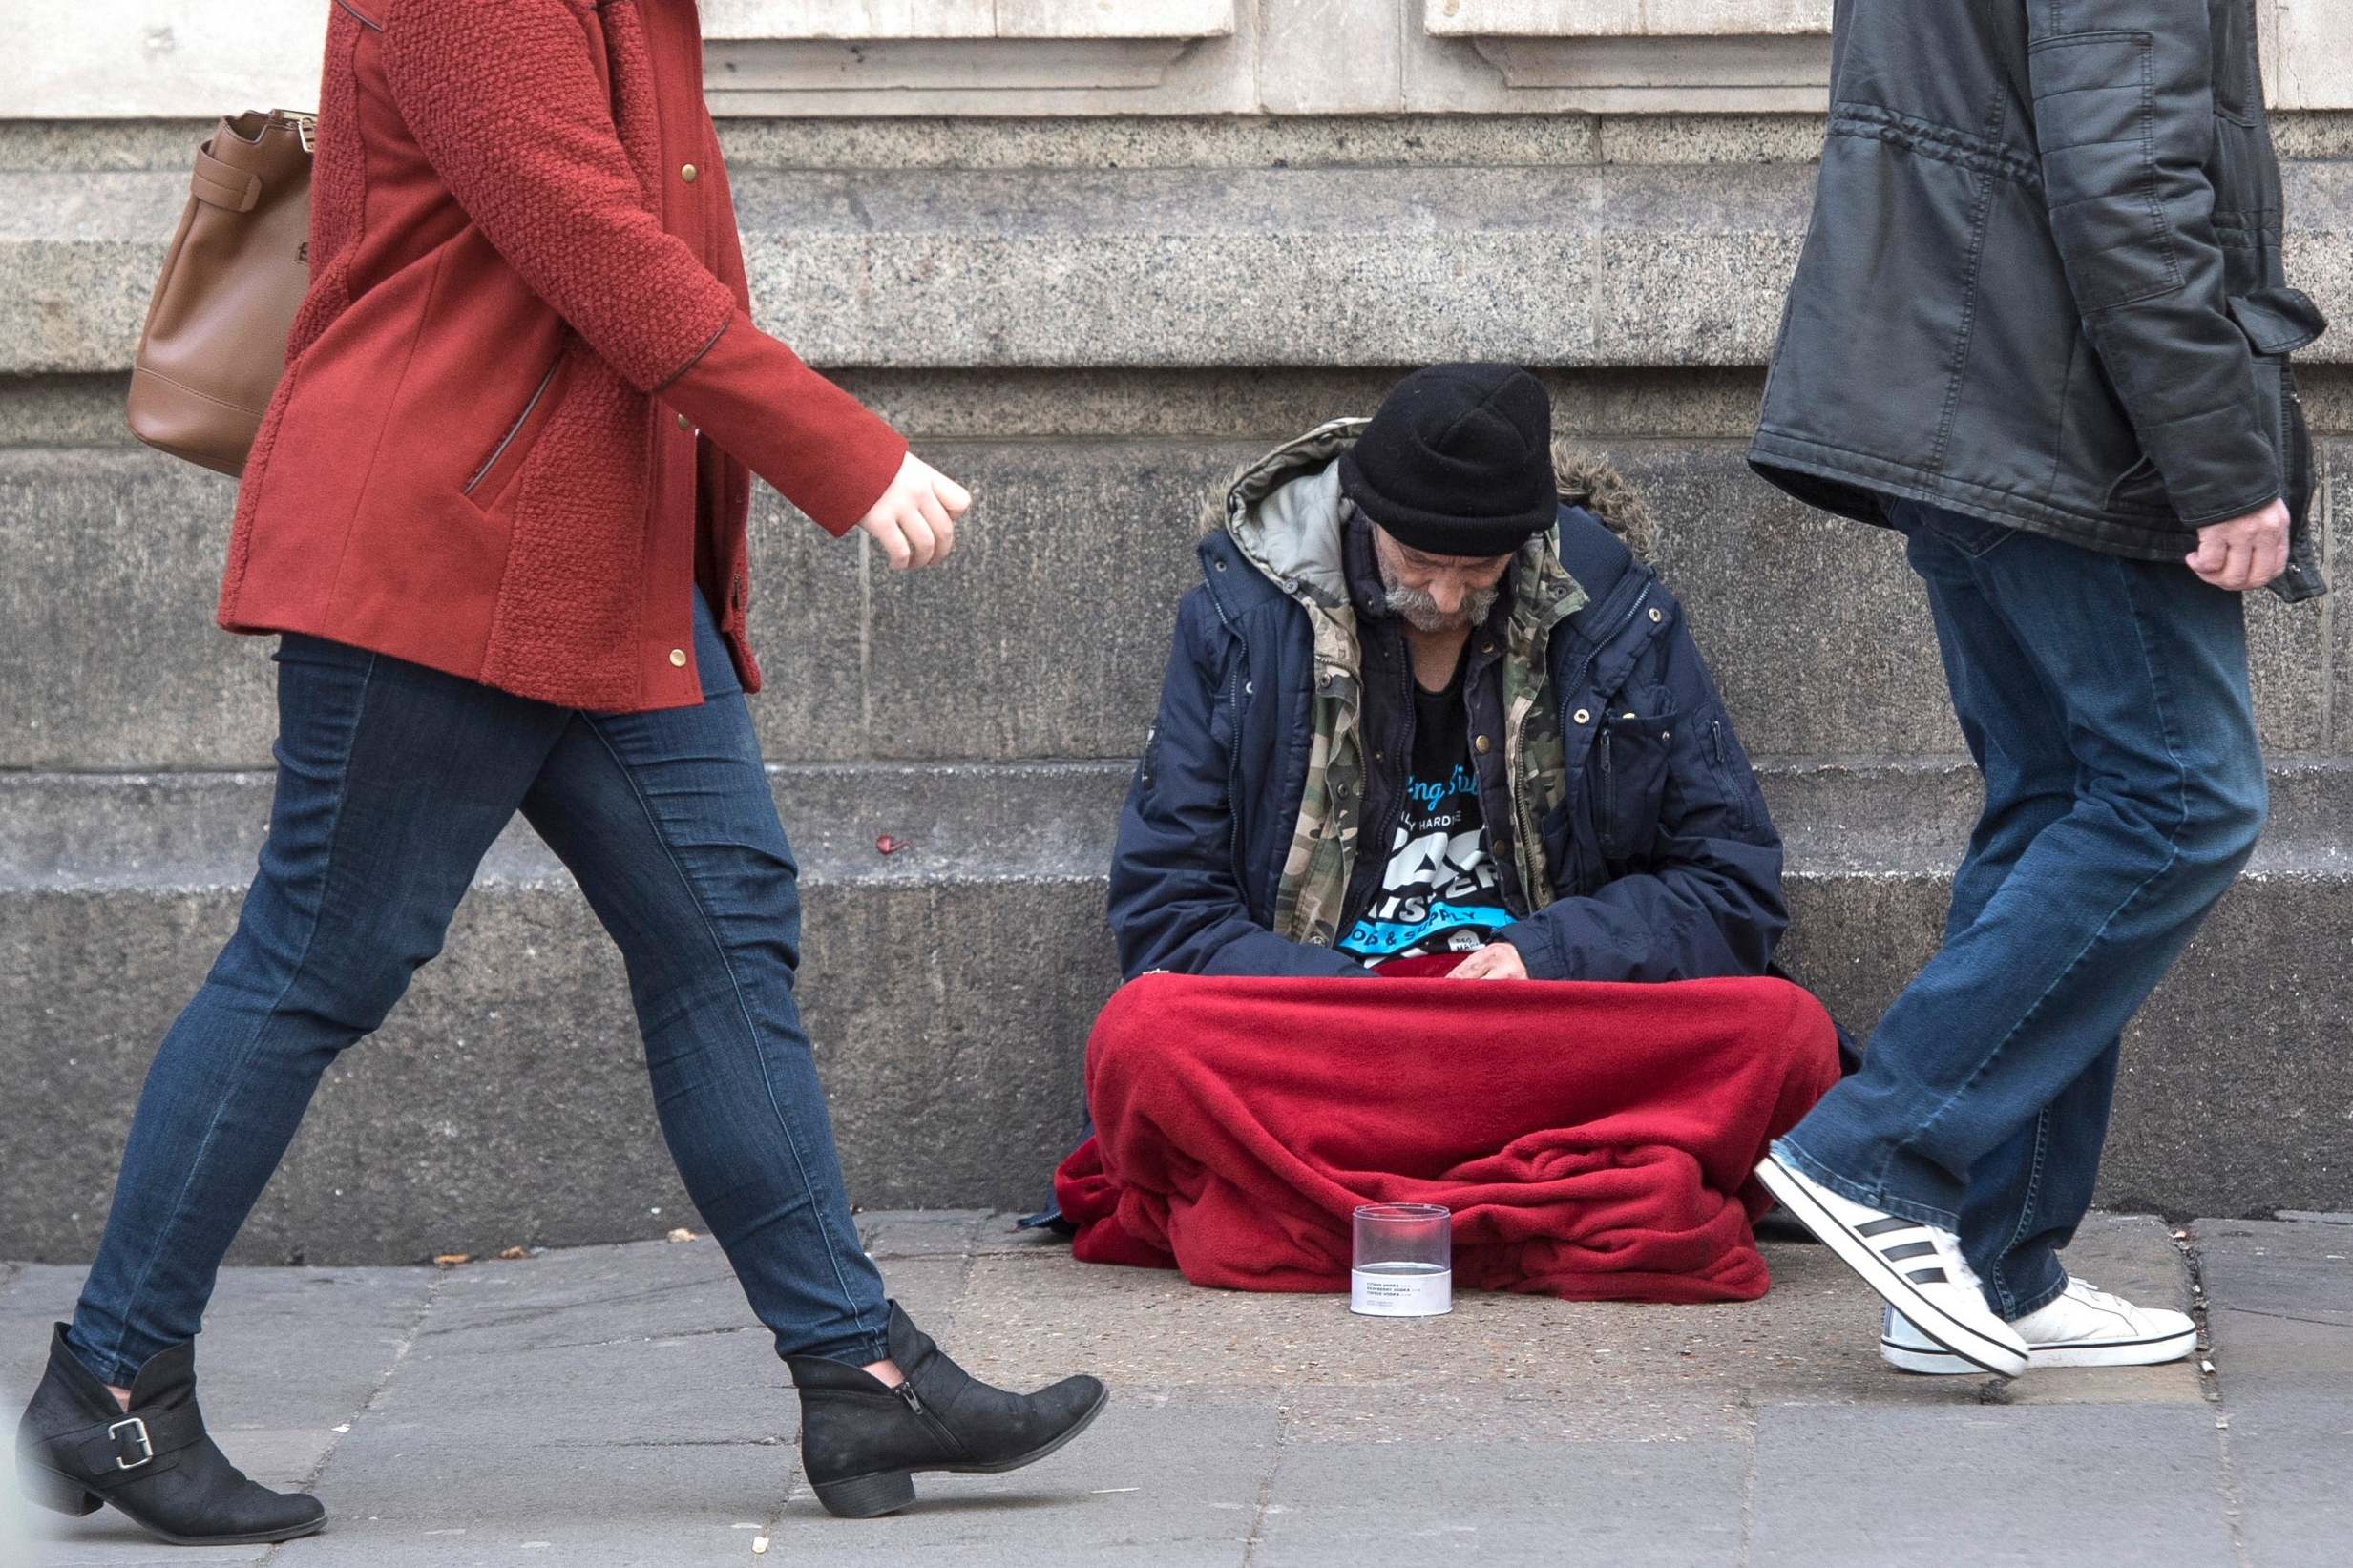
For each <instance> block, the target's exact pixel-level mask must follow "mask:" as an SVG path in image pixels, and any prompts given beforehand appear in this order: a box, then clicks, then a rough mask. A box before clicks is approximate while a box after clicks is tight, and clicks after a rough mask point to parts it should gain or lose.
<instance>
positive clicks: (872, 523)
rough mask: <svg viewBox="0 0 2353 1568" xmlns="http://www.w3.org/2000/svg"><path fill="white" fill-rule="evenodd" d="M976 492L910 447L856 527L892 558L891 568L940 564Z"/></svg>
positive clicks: (953, 544)
mask: <svg viewBox="0 0 2353 1568" xmlns="http://www.w3.org/2000/svg"><path fill="white" fill-rule="evenodd" d="M972 504H973V498H972V492H971V491H968V490H966V489H965V488H964V487H963V486H961V485H959V484H957V483H956V481H955V480H953V479H951V478H949V477H948V476H947V475H946V474H944V473H942V472H940V471H939V470H937V469H935V468H934V467H932V466H931V465H930V464H929V463H926V462H924V461H923V460H922V459H921V458H919V457H917V456H916V455H915V454H914V452H909V453H908V454H907V456H906V459H905V461H903V462H901V463H900V464H899V467H898V477H897V478H895V479H893V480H892V481H891V488H890V489H889V490H886V491H883V492H882V499H881V500H879V501H876V502H875V503H874V504H873V506H872V507H871V508H869V509H868V511H867V513H866V515H865V516H863V517H861V518H859V519H858V529H859V531H860V532H861V533H865V534H866V535H867V536H868V537H870V538H872V540H873V541H874V542H875V543H876V544H878V545H880V546H882V553H883V554H885V555H888V556H889V557H890V558H891V569H892V570H893V571H894V572H905V571H908V570H909V569H911V568H915V567H925V566H937V565H938V564H939V563H940V562H941V561H944V560H946V559H947V558H948V552H950V551H951V550H954V549H955V548H956V520H957V519H958V518H960V517H962V516H963V515H964V512H965V509H966V508H968V507H970V506H971V505H972Z"/></svg>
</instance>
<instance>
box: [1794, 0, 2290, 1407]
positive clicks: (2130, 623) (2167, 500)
mask: <svg viewBox="0 0 2353 1568" xmlns="http://www.w3.org/2000/svg"><path fill="white" fill-rule="evenodd" d="M1833 62H1834V63H1833V69H1832V83H1831V94H1830V95H1831V114H1830V124H1829V135H1828V136H1827V138H1826V139H1825V141H1824V144H1823V150H1822V166H1821V176H1820V185H1819V189H1818V192H1817V199H1816V205H1815V212H1814V220H1813V225H1812V228H1811V230H1810V231H1809V233H1808V237H1807V240H1806V245H1805V250H1804V254H1803V256H1802V258H1801V259H1800V261H1799V263H1798V268H1797V274H1796V281H1795V282H1794V283H1793V284H1792V286H1791V289H1790V295H1789V302H1788V305H1787V308H1786V310H1785V313H1784V316H1783V324H1782V329H1781V341H1780V343H1779V345H1778V346H1777V347H1776V349H1775V355H1774V362H1773V368H1772V371H1771V374H1770V375H1769V377H1768V379H1767V382H1766V389H1765V401H1764V410H1763V414H1762V416H1761V418H1760V420H1759V424H1758V429H1757V433H1756V437H1755V441H1754V446H1753V447H1752V449H1751V451H1750V460H1751V461H1752V462H1753V463H1754V465H1755V467H1756V468H1757V470H1758V471H1759V472H1761V473H1763V474H1764V475H1765V476H1766V477H1767V478H1768V479H1771V480H1772V481H1773V482H1774V483H1775V484H1777V485H1779V486H1781V487H1782V488H1784V489H1785V490H1788V491H1790V492H1792V493H1793V494H1795V495H1796V496H1798V497H1800V498H1801V499H1803V500H1806V501H1808V502H1811V503H1813V504H1814V505H1816V506H1819V507H1823V508H1826V509H1828V510H1830V511H1832V512H1838V513H1840V514H1842V515H1845V516H1848V517H1854V518H1858V519H1860V520H1862V521H1865V522H1872V523H1880V524H1884V525H1886V526H1889V527H1892V528H1895V529H1897V530H1899V531H1901V533H1903V534H1904V535H1905V538H1906V541H1907V549H1908V553H1909V559H1910V562H1911V565H1912V568H1913V570H1914V571H1915V572H1916V573H1917V574H1918V575H1920V577H1921V579H1922V582H1923V583H1925V584H1926V587H1927V592H1928V603H1929V608H1930V610H1931V612H1932V614H1933V616H1934V617H1935V622H1936V628H1937V638H1938V644H1939V647H1940V649H1941V651H1942V654H1943V661H1944V667H1945V673H1946V677H1947V679H1948V681H1949V684H1950V686H1951V690H1952V698H1953V705H1954V709H1955V711H1956V713H1957V714H1958V716H1959V718H1960V721H1961V729H1962V733H1963V735H1964V738H1965V739H1966V741H1967V743H1968V746H1969V750H1970V754H1971V756H1972V757H1974V758H1975V760H1976V762H1977V765H1978V768H1979V770H1980V772H1981V773H1982V774H1983V775H1984V782H1985V810H1984V815H1983V816H1982V817H1981V818H1980V819H1979V822H1978V824H1977V827H1976V830H1975V832H1974V833H1973V834H1972V836H1971V838H1970V840H1969V846H1968V850H1967V854H1966V856H1965V858H1964V860H1963V862H1962V865H1961V868H1960V871H1959V873H1958V874H1957V875H1956V877H1955V879H1954V885H1953V897H1952V907H1951V910H1950V913H1949V915H1948V918H1947V922H1946V926H1945V933H1944V945H1943V949H1942V951H1939V952H1938V953H1937V955H1936V956H1935V958H1933V959H1932V960H1931V961H1930V962H1929V964H1928V966H1927V967H1926V968H1925V969H1924V970H1922V972H1921V973H1920V975H1919V977H1918V978H1917V979H1916V980H1914V982H1913V983H1912V985H1911V987H1910V988H1909V989H1908V990H1907V991H1905V992H1904V993H1903V994H1902V995H1901V997H1899V998H1898V999H1897V1000H1896V1002H1895V1004H1894V1006H1893V1007H1891V1008H1890V1009H1889V1010H1888V1013H1887V1014H1886V1016H1885V1018H1884V1019H1883V1020H1882V1021H1881V1023H1880V1028H1879V1031H1878V1033H1877V1035H1875V1036H1874V1037H1873V1039H1872V1042H1871V1045H1870V1049H1869V1051H1868V1052H1867V1053H1866V1055H1865V1056H1864V1061H1863V1066H1862V1070H1861V1071H1860V1072H1859V1074H1857V1075H1856V1076H1854V1077H1851V1078H1849V1079H1848V1080H1846V1081H1845V1082H1843V1083H1841V1084H1840V1085H1839V1086H1838V1088H1836V1089H1833V1090H1832V1091H1831V1092H1830V1094H1829V1096H1828V1097H1827V1098H1824V1099H1823V1100H1822V1101H1821V1103H1820V1104H1819V1105H1818V1106H1817V1107H1816V1108H1815V1110H1814V1111H1813V1112H1812V1113H1811V1114H1810V1115H1808V1116H1807V1117H1806V1118H1805V1119H1804V1120H1802V1121H1800V1122H1799V1123H1798V1124H1797V1126H1796V1128H1794V1129H1793V1130H1792V1131H1791V1132H1790V1133H1789V1134H1788V1135H1787V1136H1786V1137H1785V1138H1783V1139H1780V1140H1779V1141H1777V1142H1776V1143H1775V1145H1774V1148H1773V1152H1772V1154H1771V1155H1770V1157H1769V1158H1767V1160H1765V1161H1764V1163H1763V1164H1762V1165H1761V1166H1759V1168H1758V1175H1759V1176H1760V1177H1761V1178H1762V1179H1763V1181H1765V1184H1766V1185H1767V1186H1768V1187H1770V1188H1771V1189H1772V1190H1773V1191H1774V1193H1775V1195H1776V1196H1778V1197H1779V1198H1780V1199H1781V1200H1782V1202H1785V1203H1786V1204H1787V1205H1788V1206H1789V1207H1790V1209H1791V1210H1792V1211H1793V1212H1794V1213H1795V1214H1796V1216H1797V1217H1798V1218H1799V1219H1800V1220H1802V1221H1803V1222H1804V1223H1806V1224H1807V1225H1808V1226H1809V1227H1811V1228H1812V1229H1813V1230H1814V1231H1815V1232H1816V1234H1817V1235H1818V1236H1820V1237H1821V1239H1822V1240H1823V1241H1824V1242H1825V1243H1827V1244H1829V1245H1830V1246H1831V1247H1832V1248H1833V1249H1834V1250H1835V1251H1836V1252H1837V1253H1838V1256H1839V1257H1840V1258H1841V1259H1842V1260H1844V1261H1845V1262H1846V1263H1847V1264H1848V1265H1850V1266H1852V1267H1853V1268H1855V1270H1856V1271H1857V1272H1858V1273H1859V1274H1861V1275H1862V1277H1863V1278H1864V1279H1865V1280H1867V1281H1869V1282H1870V1284H1871V1285H1872V1286H1873V1287H1874V1288H1875V1289H1877V1290H1878V1291H1879V1292H1880V1295H1882V1296H1883V1297H1885V1298H1886V1300H1887V1302H1888V1304H1889V1307H1888V1311H1887V1314H1886V1318H1885V1324H1886V1327H1885V1329H1884V1331H1883V1334H1882V1340H1883V1347H1884V1351H1885V1353H1886V1355H1887V1357H1888V1359H1889V1360H1891V1361H1893V1362H1895V1363H1896V1364H1897V1365H1899V1366H1903V1367H1907V1368H1910V1369H1914V1370H1921V1371H1965V1370H1967V1369H1969V1368H1970V1367H1971V1366H1972V1365H1973V1366H1976V1367H1980V1368H1984V1369H1988V1370H1992V1371H1996V1372H2000V1373H2003V1374H2005V1375H2010V1376H2015V1375H2017V1374H2018V1373H2020V1372H2022V1371H2024V1370H2025V1369H2027V1368H2028V1367H2029V1366H2122V1365H2132V1364H2140V1363H2148V1362H2157V1361H2165V1360H2170V1359H2173V1358H2174V1357H2177V1356H2180V1355H2183V1354H2186V1353H2187V1352H2188V1351H2189V1349H2190V1348H2191V1346H2192V1344H2193V1342H2194V1338H2195V1335H2194V1330H2193V1328H2192V1325H2191V1323H2190V1320H2189V1319H2188V1318H2186V1317H2184V1316H2182V1315H2181V1314H2179V1313H2177V1312H2169V1311H2157V1310H2152V1309H2148V1308H2142V1307H2134V1306H2132V1304H2131V1303H2128V1302H2124V1301H2121V1300H2119V1299H2117V1298H2116V1297H2114V1296H2111V1295H2108V1294H2106V1293H2104V1292H2102V1291H2099V1290H2096V1289H2094V1288H2092V1287H2091V1286H2090V1285H2088V1284H2087V1283H2085V1282H2083V1281H2081V1280H2076V1279H2072V1278H2070V1277H2069V1274H2068V1272H2067V1269H2066V1267H2065V1266H2064V1265H2063V1264H2062V1263H2061V1261H2060V1256H2059V1254H2060V1251H2061V1249H2062V1248H2063V1247H2065V1246H2066V1244H2067V1243H2068V1241H2069V1238H2070V1237H2071V1236H2072V1234H2073V1232H2074V1227H2075V1225H2076V1223H2077V1222H2078V1221H2079V1220H2080V1219H2081V1218H2082V1216H2083V1214H2084V1211H2085V1209H2086V1208H2087V1207H2088V1206H2089V1205H2090V1201H2091V1195H2092V1189H2093V1184H2094V1180H2095V1177H2096V1175H2097V1172H2098V1167H2099V1154H2100V1145H2101V1142H2102V1139H2104V1137H2105V1136H2106V1132H2107V1123H2108V1112H2109V1101H2110V1098H2111V1091H2112V1089H2113V1086H2114V1082H2115V1075H2116V1059H2117V1049H2118V1040H2119V1036H2120V1035H2121V1034H2122V1032H2123V1030H2124V1028H2125V1026H2126V1024H2127V1023H2128V1022H2130V1021H2131V1019H2132V1015H2133V1014H2134V1013H2135V1012H2136V1011H2137V1010H2138V1009H2139V1007H2140V1005H2141V1004H2142V1002H2143V1001H2144V1000H2146V999H2147V997H2148V995H2149V993H2150V992H2151V991H2152V990H2153V988H2154V987H2155V985H2156V984H2157V982H2158V980H2159V979H2160V978H2162V977H2163V975H2164V973H2165V972H2166V970H2167V968H2168V967H2169V966H2170V965H2171V964H2172V963H2173V962H2174V958H2175V957H2176V956H2178V955H2179V953H2180V952H2181V951H2182V949H2183V947H2184V946H2185V945H2186V944H2187V943H2188V942H2189V940H2190V937H2191V936H2192V934H2193V933H2194V932H2195V930H2197V927H2198V924H2199V922H2200V921H2201V920H2202V919H2203V918H2204V916H2205V914H2206V912H2207V911H2208V910H2209V909H2212V908H2213V907H2214V904H2215V902H2216V899H2218V898H2220V897H2221V895H2222V893H2223V891H2224V890H2225V889H2228V888H2229V887H2230V885H2231V883H2232V881H2233V880H2234V879H2235V878H2236V877H2237V874H2238V871H2239V869H2240V868H2242V867H2243V866H2244V865H2245V864H2246V860H2247V857H2248V855H2249V853H2250V852H2251V851H2252V850H2253V848H2254V847H2255V842H2256V837H2257V835H2258V832H2259V831H2260V829H2261V827H2262V825H2263V820H2264V813H2265V809H2266V794H2265V784H2264V773H2263V760H2262V755H2261V751H2260V749H2259V747H2258V742H2257V739H2256V729H2255V720H2254V715H2253V712H2252V710H2251V707H2250V702H2249V697H2248V686H2247V647H2246V628H2245V621H2244V617H2243V610H2242V604H2241V600H2240V595H2242V594H2244V593H2246V592H2247V591H2249V590H2252V589H2256V588H2260V587H2263V586H2265V585H2267V584H2268V585H2271V586H2272V587H2273V588H2274V590H2275V591H2276V592H2278V593H2279V596H2281V597H2282V598H2286V599H2289V600H2291V601H2293V600H2298V599H2304V598H2309V597H2312V596H2316V595H2318V594H2320V593H2322V592H2324V591H2325V590H2324V585H2323V584H2322V583H2321V580H2320V576H2319V574H2318V572H2317V569H2316V560H2317V555H2316V552H2315V549H2314V546H2313V543H2312V540H2311V537H2310V534H2309V533H2308V531H2307V529H2306V520H2305V509H2306V503H2307V500H2308V496H2309V491H2310V489H2311V485H2310V478H2309V463H2308V445H2307V441H2306V437H2305V433H2304V429H2303V421H2302V416H2301V411H2300V407H2299V405H2298V403H2297V399H2296V391H2295V382H2294V378H2293V375H2292V373H2291V371H2290V369H2289V366H2288V364H2287V355H2288V353H2289V352H2290V351H2292V350H2294V349H2296V348H2300V347H2301V346H2303V345H2306V344H2308V343H2310V342H2311V341H2312V340H2313V339H2314V338H2317V337H2318V336H2319V335H2320V334H2321V330H2322V329H2323V327H2324V325H2325V323H2324V322H2323V321H2322V320H2321V316H2320V313H2319V312H2318V311H2317V310H2315V309H2314V307H2313V305H2312V303H2311V302H2310V301H2309V300H2307V299H2305V298H2304V296H2303V295H2301V294H2300V293H2298V292H2297V291H2296V290H2294V289H2292V288H2289V287H2287V286H2286V283H2285V277H2284V273H2283V270H2282V267H2281V263H2280V257H2279V207H2280V186H2279V163H2278V158H2277V157H2276V155H2275V153H2274V151H2273V149H2272V145H2271V139H2270V132H2269V129H2268V126H2267V124H2266V121H2265V118H2264V104H2263V91H2262V82H2261V79H2260V76H2259V73H2258V66H2257V59H2256V32H2255V7H2254V3H2253V0H1996V3H1993V4H1985V5H1973V6H1920V5H1914V4H1909V3H1907V0H1841V3H1840V5H1839V6H1838V12H1837V20H1836V23H1835V38H1834V43H1833Z"/></svg>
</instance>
